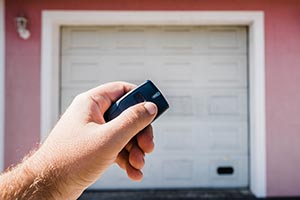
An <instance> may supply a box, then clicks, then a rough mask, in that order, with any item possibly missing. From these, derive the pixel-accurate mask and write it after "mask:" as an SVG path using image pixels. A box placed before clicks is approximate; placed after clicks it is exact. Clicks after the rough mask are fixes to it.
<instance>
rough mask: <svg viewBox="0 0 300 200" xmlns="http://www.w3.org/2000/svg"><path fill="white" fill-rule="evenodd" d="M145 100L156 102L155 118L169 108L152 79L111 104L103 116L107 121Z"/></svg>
mask: <svg viewBox="0 0 300 200" xmlns="http://www.w3.org/2000/svg"><path fill="white" fill-rule="evenodd" d="M145 101H150V102H153V103H155V104H156V106H157V109H158V111H157V115H156V117H155V119H156V118H158V117H159V116H160V115H161V114H162V113H163V112H165V111H166V110H167V109H168V108H169V104H168V102H167V100H166V99H165V98H164V97H163V95H162V93H161V92H160V91H159V90H158V88H157V87H156V86H155V85H154V84H153V83H152V81H150V80H147V81H146V82H144V83H142V84H141V85H139V86H138V87H136V88H135V89H133V90H131V91H130V92H128V93H127V94H125V95H124V96H122V97H121V98H120V99H119V100H118V101H116V102H115V103H114V104H112V105H111V107H110V108H109V109H108V110H107V111H106V112H105V114H104V118H105V120H106V122H108V121H110V120H112V119H114V118H115V117H117V116H118V115H119V114H121V112H123V111H124V110H125V109H127V108H129V107H130V106H133V105H135V104H138V103H141V102H145ZM155 119H154V120H155ZM154 120H153V121H154Z"/></svg>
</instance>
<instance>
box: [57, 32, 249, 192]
mask: <svg viewBox="0 0 300 200" xmlns="http://www.w3.org/2000/svg"><path fill="white" fill-rule="evenodd" d="M61 55H62V56H61V58H62V61H61V65H62V67H61V85H60V91H61V99H60V101H61V104H60V106H61V112H63V111H64V110H65V109H66V107H67V106H68V105H69V104H70V103H71V101H72V99H73V98H74V97H75V96H76V95H77V94H78V93H80V92H82V91H85V90H87V89H89V88H92V87H95V86H97V85H99V84H103V83H106V82H110V81H116V80H123V81H127V82H132V83H135V84H140V83H141V82H144V80H146V79H151V80H153V81H154V82H155V84H156V85H157V86H158V88H160V89H161V91H162V92H163V94H164V96H166V98H167V99H168V102H169V104H170V109H169V110H168V112H166V113H164V114H163V115H162V116H161V117H160V119H159V120H157V121H155V122H154V123H153V128H154V134H155V137H154V140H155V146H156V147H155V151H154V152H153V154H151V155H150V156H148V155H147V157H146V163H147V164H146V166H145V169H144V175H145V176H144V180H143V181H142V182H141V183H136V182H132V181H130V180H128V178H127V176H126V174H125V173H124V172H123V171H122V170H119V169H118V167H117V166H113V167H112V168H110V169H109V170H108V171H107V172H106V173H105V174H104V176H103V177H102V179H101V180H99V181H98V182H97V183H95V184H94V185H93V186H92V188H102V189H104V188H108V189H115V188H170V187H171V188H172V187H174V188H184V187H244V186H247V185H248V156H249V155H248V154H249V152H248V80H247V76H248V75H247V73H248V72H247V71H248V70H247V65H248V63H247V28H245V27H234V26H206V27H204V26H99V27H64V28H63V29H62V48H61Z"/></svg>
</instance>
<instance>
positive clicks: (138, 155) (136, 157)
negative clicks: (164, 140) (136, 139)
mask: <svg viewBox="0 0 300 200" xmlns="http://www.w3.org/2000/svg"><path fill="white" fill-rule="evenodd" d="M144 156H145V154H144V152H143V151H142V150H141V149H140V148H139V147H138V146H133V147H132V149H131V151H130V152H129V163H130V165H131V166H132V167H134V168H135V169H142V168H143V167H144V165H145V160H144Z"/></svg>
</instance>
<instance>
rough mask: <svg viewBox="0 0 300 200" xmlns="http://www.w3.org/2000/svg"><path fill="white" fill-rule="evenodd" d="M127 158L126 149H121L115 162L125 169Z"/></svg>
mask: <svg viewBox="0 0 300 200" xmlns="http://www.w3.org/2000/svg"><path fill="white" fill-rule="evenodd" d="M128 160H129V153H128V151H126V149H123V150H122V151H121V152H120V153H119V155H118V157H117V159H116V163H117V164H118V165H119V166H120V168H122V169H124V170H126V165H127V163H128Z"/></svg>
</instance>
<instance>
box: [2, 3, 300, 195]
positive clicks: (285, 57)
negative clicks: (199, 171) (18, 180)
mask: <svg viewBox="0 0 300 200" xmlns="http://www.w3.org/2000/svg"><path fill="white" fill-rule="evenodd" d="M5 6H6V8H5V23H6V24H5V29H6V32H5V35H6V38H5V41H6V43H5V45H6V56H5V59H6V69H5V78H6V80H5V102H6V103H5V145H6V146H5V165H6V167H7V166H9V165H11V164H13V163H16V162H18V161H19V160H21V159H22V157H24V155H25V154H26V153H27V152H28V151H30V150H31V149H32V148H33V147H34V146H37V145H38V143H39V136H40V132H39V131H40V66H41V12H42V10H51V9H53V10H140V11H141V10H194V11H195V10H198V11H204V10H206V11H209V10H214V11H216V10H223V11H226V10H228V11H232V10H239V11H243V10H247V11H264V13H265V54H266V55H265V59H266V117H267V119H266V121H267V135H266V139H267V194H268V196H296V195H298V196H299V195H300V174H299V173H298V169H299V168H300V135H299V132H300V120H299V114H298V113H300V103H299V102H300V93H299V87H298V86H299V81H300V66H299V63H300V56H299V52H300V1H298V0H244V1H235V0H207V1H195V0H184V1H183V0H151V1H150V0H138V1H136V0H86V1H80V0H73V1H72V3H70V1H67V0H65V1H53V0H52V1H51V0H44V1H38V0H27V1H21V0H7V1H6V2H5ZM20 15H26V16H27V17H28V18H29V23H30V24H29V29H30V31H31V38H30V39H29V40H22V39H20V38H19V37H18V35H17V32H16V27H15V17H17V16H20ZM250 179H251V177H250Z"/></svg>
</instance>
